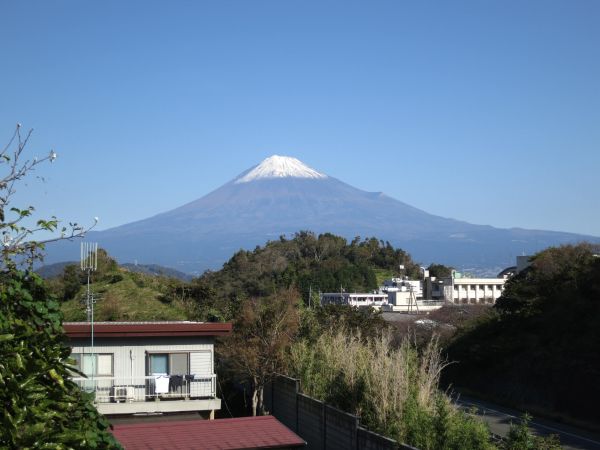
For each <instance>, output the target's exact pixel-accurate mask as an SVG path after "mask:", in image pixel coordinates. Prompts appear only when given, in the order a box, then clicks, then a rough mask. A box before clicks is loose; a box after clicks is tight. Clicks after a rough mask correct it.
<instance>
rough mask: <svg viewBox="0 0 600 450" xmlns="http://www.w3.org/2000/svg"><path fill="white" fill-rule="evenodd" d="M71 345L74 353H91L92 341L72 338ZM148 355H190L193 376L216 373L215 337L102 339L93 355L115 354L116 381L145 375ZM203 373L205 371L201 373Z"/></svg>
mask: <svg viewBox="0 0 600 450" xmlns="http://www.w3.org/2000/svg"><path fill="white" fill-rule="evenodd" d="M70 345H71V348H72V351H73V353H91V352H92V351H91V347H90V339H73V340H71V342H70ZM148 352H158V353H170V352H190V353H191V355H190V373H198V374H201V375H212V374H213V360H214V357H213V352H214V338H212V337H182V338H164V337H160V338H151V337H149V338H110V339H106V338H100V339H95V341H94V353H111V354H113V355H114V362H113V364H114V374H113V376H114V377H116V378H126V377H132V376H133V377H143V376H146V355H147V353H148ZM132 368H133V372H132ZM196 370H198V372H196ZM200 370H202V371H203V372H201V373H200V372H199V371H200Z"/></svg>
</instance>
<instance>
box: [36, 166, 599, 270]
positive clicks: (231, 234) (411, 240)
mask: <svg viewBox="0 0 600 450" xmlns="http://www.w3.org/2000/svg"><path fill="white" fill-rule="evenodd" d="M300 230H310V231H313V232H315V233H317V234H318V233H324V232H331V233H334V234H338V235H341V236H344V237H346V238H347V239H353V238H354V237H355V236H361V237H372V236H374V237H376V238H378V239H382V240H387V241H389V242H390V243H391V244H392V245H394V246H397V247H401V248H402V249H404V250H406V251H408V252H409V253H411V255H412V256H413V258H414V259H415V260H416V261H419V262H421V263H423V264H428V263H430V262H437V263H443V264H448V265H452V266H454V267H457V268H463V269H470V270H473V271H476V272H480V273H481V272H482V271H484V269H488V270H489V271H490V273H493V271H495V270H496V269H498V268H503V267H506V266H510V265H513V264H514V261H515V256H516V255H518V254H521V253H522V252H526V253H533V252H535V251H538V250H540V249H542V248H545V247H548V246H550V245H559V244H563V243H569V242H578V241H583V240H586V241H590V242H596V243H598V242H600V238H597V237H592V236H583V235H578V234H572V233H562V232H554V231H539V230H525V229H520V228H511V229H500V228H494V227H491V226H486V225H473V224H470V223H467V222H462V221H459V220H454V219H448V218H443V217H439V216H435V215H432V214H429V213H427V212H425V211H422V210H420V209H417V208H415V207H413V206H410V205H408V204H406V203H403V202H401V201H399V200H395V199H393V198H391V197H388V196H386V195H384V194H382V193H380V192H366V191H362V190H360V189H357V188H354V187H352V186H350V185H349V184H346V183H344V182H342V181H340V180H337V179H335V178H332V177H330V176H327V175H326V174H323V173H321V172H318V171H317V170H315V169H312V168H310V167H308V166H307V165H305V164H304V163H302V162H301V161H299V160H298V159H296V158H291V157H286V156H278V155H274V156H271V157H269V158H267V159H265V160H264V161H263V162H261V163H260V164H259V165H257V166H255V167H252V168H250V169H248V170H247V171H245V172H243V173H241V174H240V175H239V176H237V177H236V178H234V179H233V180H231V181H229V182H228V183H226V184H224V185H223V186H221V187H220V188H218V189H216V190H214V191H213V192H210V193H209V194H207V195H205V196H204V197H202V198H199V199H198V200H195V201H192V202H190V203H188V204H186V205H183V206H180V207H178V208H175V209H173V210H171V211H167V212H164V213H162V214H158V215H156V216H153V217H150V218H147V219H144V220H140V221H137V222H132V223H128V224H125V225H121V226H118V227H115V228H111V229H108V230H105V231H99V232H91V233H89V234H88V236H87V238H88V239H89V240H92V241H97V242H98V243H99V245H100V246H101V247H103V248H105V249H106V250H107V251H108V252H109V253H110V254H111V255H113V256H114V257H116V258H117V259H118V260H119V261H121V262H130V261H134V260H137V261H139V262H140V263H154V264H160V265H164V266H169V267H173V268H176V269H178V270H181V271H184V272H188V273H199V272H202V271H204V270H206V269H217V268H219V267H220V265H221V264H223V263H224V262H225V261H227V260H228V259H229V258H230V257H231V256H232V255H233V253H234V252H236V251H237V250H239V249H240V248H243V249H253V248H254V247H255V246H256V245H263V244H264V243H265V242H266V241H268V240H274V239H278V238H279V237H280V236H282V235H286V236H288V237H289V236H290V235H292V234H293V233H295V232H297V231H300ZM78 248H79V243H78V242H61V243H59V244H58V245H55V246H53V247H50V246H49V247H48V256H47V258H46V262H56V261H63V260H72V259H74V257H75V256H76V255H78V254H79V253H78Z"/></svg>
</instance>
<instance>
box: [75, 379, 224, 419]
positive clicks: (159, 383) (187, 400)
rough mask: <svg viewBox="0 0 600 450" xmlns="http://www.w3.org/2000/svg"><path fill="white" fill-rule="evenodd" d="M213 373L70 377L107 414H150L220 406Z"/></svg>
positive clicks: (212, 409)
mask: <svg viewBox="0 0 600 450" xmlns="http://www.w3.org/2000/svg"><path fill="white" fill-rule="evenodd" d="M216 379H217V377H216V375H214V374H213V375H208V376H205V377H198V376H171V377H168V378H167V377H156V376H145V377H125V378H113V377H94V378H91V377H90V378H73V381H74V382H75V383H76V384H77V385H78V386H79V387H80V388H81V389H82V390H83V391H85V392H90V393H94V395H95V397H94V404H95V406H96V408H97V409H98V411H99V412H100V413H102V414H106V415H115V414H153V413H169V412H191V411H208V412H214V411H215V410H219V409H221V400H220V399H219V398H217V397H216Z"/></svg>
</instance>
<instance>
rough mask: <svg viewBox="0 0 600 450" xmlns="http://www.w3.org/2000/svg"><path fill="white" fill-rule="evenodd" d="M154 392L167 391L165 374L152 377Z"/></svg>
mask: <svg viewBox="0 0 600 450" xmlns="http://www.w3.org/2000/svg"><path fill="white" fill-rule="evenodd" d="M154 392H155V393H156V394H168V393H169V377H168V376H167V375H159V376H157V377H154Z"/></svg>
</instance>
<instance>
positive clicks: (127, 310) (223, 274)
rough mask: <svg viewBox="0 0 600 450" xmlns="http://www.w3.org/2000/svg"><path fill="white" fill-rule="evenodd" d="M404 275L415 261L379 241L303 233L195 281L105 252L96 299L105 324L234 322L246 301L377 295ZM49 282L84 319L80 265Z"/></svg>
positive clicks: (412, 271) (96, 277) (242, 254)
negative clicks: (130, 264) (145, 269)
mask: <svg viewBox="0 0 600 450" xmlns="http://www.w3.org/2000/svg"><path fill="white" fill-rule="evenodd" d="M400 264H403V265H404V267H405V269H404V272H403V273H406V274H408V275H410V276H418V273H419V266H418V265H417V264H415V262H413V260H412V259H411V257H410V255H408V254H407V253H406V252H404V251H403V250H400V249H396V248H394V247H392V246H391V245H390V244H389V242H383V241H380V240H378V239H376V238H368V239H361V238H359V237H357V238H355V239H354V240H352V241H351V242H348V241H347V240H346V239H344V238H342V237H339V236H335V235H333V234H329V233H326V234H321V235H319V236H317V235H315V234H313V233H310V232H299V233H296V235H295V236H294V237H293V238H291V239H286V238H284V237H281V238H280V239H279V240H276V241H270V242H267V243H266V244H265V245H264V246H262V247H256V248H255V249H254V250H253V251H245V250H240V251H238V252H237V253H235V254H234V255H233V256H232V257H231V258H230V259H229V261H228V262H226V263H225V264H224V265H223V268H222V269H221V270H219V271H214V272H211V271H209V272H205V273H204V274H203V275H202V276H200V277H199V278H195V279H193V280H191V281H189V282H188V281H186V280H178V279H175V278H172V277H165V276H154V275H151V274H141V273H134V272H132V271H131V268H124V267H120V266H118V264H117V263H116V261H114V260H113V259H112V258H110V256H109V255H108V254H107V253H106V252H105V251H104V250H101V251H100V255H99V267H98V271H96V272H94V273H93V276H92V291H94V292H95V293H96V294H98V295H99V296H100V297H99V298H100V300H99V302H98V305H97V312H98V318H99V319H102V320H173V319H183V318H186V319H193V320H232V319H234V318H235V316H236V313H237V305H239V302H240V300H242V299H246V298H252V297H266V296H269V295H271V294H275V293H277V292H279V291H280V290H284V289H288V288H293V289H296V290H298V291H299V292H300V294H301V296H302V299H303V300H304V301H305V302H307V303H308V301H309V295H310V294H311V293H312V299H311V301H317V300H318V294H319V292H339V291H340V290H341V289H343V290H345V291H346V292H353V291H354V292H355V291H371V290H374V289H376V288H377V287H378V285H379V283H380V282H381V281H382V280H383V279H384V278H388V277H391V276H395V275H398V266H399V265H400ZM62 270H63V271H62V274H60V275H59V276H57V277H55V278H53V279H51V280H48V284H49V287H50V289H51V291H52V292H53V293H54V294H55V295H56V296H57V297H58V298H61V299H63V308H62V309H63V311H64V312H65V314H66V318H67V319H68V320H82V319H83V318H84V317H85V312H84V309H83V307H82V303H81V299H82V296H83V292H84V290H85V289H84V284H85V281H86V280H85V277H84V276H83V274H82V273H81V271H80V270H79V268H78V267H77V266H75V265H67V266H65V267H63V268H62Z"/></svg>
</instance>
